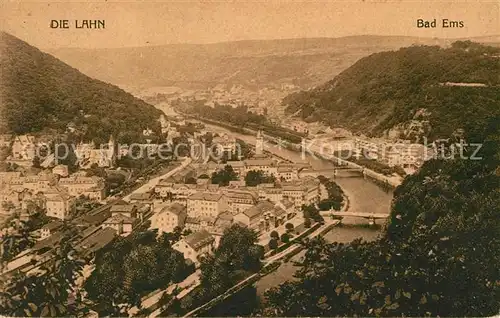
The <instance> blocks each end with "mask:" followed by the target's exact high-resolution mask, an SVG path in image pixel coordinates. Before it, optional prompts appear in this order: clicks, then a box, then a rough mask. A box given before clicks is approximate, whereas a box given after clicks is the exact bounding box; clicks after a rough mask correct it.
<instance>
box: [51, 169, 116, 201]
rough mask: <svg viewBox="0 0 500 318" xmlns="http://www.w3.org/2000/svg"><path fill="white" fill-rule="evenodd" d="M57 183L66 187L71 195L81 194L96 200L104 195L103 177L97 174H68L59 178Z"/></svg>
mask: <svg viewBox="0 0 500 318" xmlns="http://www.w3.org/2000/svg"><path fill="white" fill-rule="evenodd" d="M59 185H60V186H61V187H64V188H66V189H67V190H68V193H69V194H70V195H72V196H80V195H83V196H87V197H89V198H90V199H95V200H98V201H101V200H103V199H104V198H105V197H106V192H105V183H104V179H102V178H100V177H97V176H92V177H84V176H79V175H74V176H69V177H67V178H61V179H59Z"/></svg>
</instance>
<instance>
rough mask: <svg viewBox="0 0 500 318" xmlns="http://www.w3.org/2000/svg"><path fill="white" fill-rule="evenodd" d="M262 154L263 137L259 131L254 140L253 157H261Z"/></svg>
mask: <svg viewBox="0 0 500 318" xmlns="http://www.w3.org/2000/svg"><path fill="white" fill-rule="evenodd" d="M263 154H264V136H263V135H262V132H261V131H260V130H259V131H258V132H257V138H256V139H255V155H257V156H262V155H263Z"/></svg>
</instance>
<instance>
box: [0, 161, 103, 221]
mask: <svg viewBox="0 0 500 318" xmlns="http://www.w3.org/2000/svg"><path fill="white" fill-rule="evenodd" d="M58 172H64V173H62V175H61V174H59V173H58ZM105 189H106V187H105V182H104V179H103V178H101V177H97V176H91V177H88V176H86V175H85V173H75V174H72V175H71V176H68V174H67V167H62V166H56V167H54V169H52V172H50V171H49V170H44V171H42V172H39V173H38V174H36V175H29V174H25V173H23V172H18V171H15V172H0V205H1V207H2V208H3V209H4V210H6V207H8V209H9V210H12V211H16V210H17V211H21V212H22V211H25V210H28V207H29V205H30V204H35V205H37V206H39V207H40V208H42V209H45V210H46V214H47V216H50V217H55V218H58V219H61V220H66V219H68V218H70V217H71V215H72V214H73V213H74V211H75V202H76V198H77V197H79V196H85V197H88V198H89V199H94V200H96V201H102V200H103V199H104V198H105V197H106V191H105Z"/></svg>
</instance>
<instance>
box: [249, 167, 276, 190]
mask: <svg viewBox="0 0 500 318" xmlns="http://www.w3.org/2000/svg"><path fill="white" fill-rule="evenodd" d="M274 182H276V177H275V176H274V175H266V174H265V173H264V171H262V170H251V171H248V173H247V174H246V176H245V184H246V186H247V187H255V186H257V185H259V184H261V183H274Z"/></svg>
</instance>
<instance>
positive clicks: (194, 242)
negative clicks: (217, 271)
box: [172, 230, 215, 265]
mask: <svg viewBox="0 0 500 318" xmlns="http://www.w3.org/2000/svg"><path fill="white" fill-rule="evenodd" d="M172 247H173V248H174V249H175V250H177V251H179V252H181V253H182V254H183V255H184V258H186V259H190V260H191V261H192V262H193V263H194V264H195V265H199V263H200V261H199V257H201V256H203V255H206V254H210V253H212V252H213V251H214V249H215V238H214V237H213V236H212V235H210V233H209V232H208V231H206V230H201V231H199V232H195V233H192V234H190V235H188V236H186V237H185V238H183V239H182V240H180V241H179V242H177V243H175V244H174V245H173V246H172Z"/></svg>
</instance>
